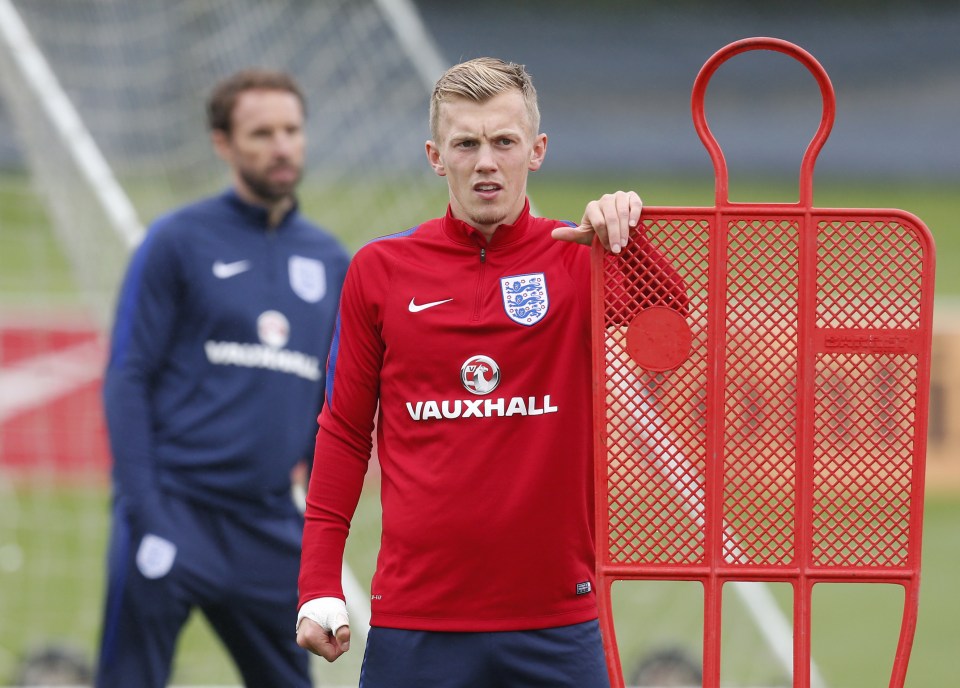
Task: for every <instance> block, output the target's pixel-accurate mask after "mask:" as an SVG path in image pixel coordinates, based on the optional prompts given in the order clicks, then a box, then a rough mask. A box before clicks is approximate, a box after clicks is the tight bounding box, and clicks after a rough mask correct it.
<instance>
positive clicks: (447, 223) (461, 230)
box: [441, 198, 533, 249]
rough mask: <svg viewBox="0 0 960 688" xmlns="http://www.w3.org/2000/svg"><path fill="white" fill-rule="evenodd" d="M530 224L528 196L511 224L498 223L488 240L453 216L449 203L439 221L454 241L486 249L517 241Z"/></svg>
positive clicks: (525, 232) (508, 244)
mask: <svg viewBox="0 0 960 688" xmlns="http://www.w3.org/2000/svg"><path fill="white" fill-rule="evenodd" d="M532 224H533V222H532V216H531V215H530V199H529V198H527V199H524V203H523V210H521V211H520V215H519V216H518V217H517V220H516V221H515V222H514V223H513V224H502V225H498V226H497V229H496V230H495V231H494V232H493V236H492V237H491V238H490V241H487V238H486V237H485V236H484V235H483V234H481V233H480V232H479V231H478V230H477V229H476V228H475V227H473V226H472V225H470V224H468V223H466V222H464V221H463V220H459V219H457V218H456V217H454V216H453V209H452V208H451V207H450V206H449V205H448V206H447V214H446V215H444V217H443V220H442V223H441V225H442V228H443V233H444V234H445V235H446V236H447V237H448V238H449V239H450V240H451V241H453V242H454V243H457V244H460V245H462V246H470V247H477V246H480V247H482V248H488V249H496V248H499V247H501V246H510V245H511V244H515V243H517V242H518V241H520V240H521V239H523V237H524V236H526V234H527V232H528V231H529V229H530V226H531V225H532Z"/></svg>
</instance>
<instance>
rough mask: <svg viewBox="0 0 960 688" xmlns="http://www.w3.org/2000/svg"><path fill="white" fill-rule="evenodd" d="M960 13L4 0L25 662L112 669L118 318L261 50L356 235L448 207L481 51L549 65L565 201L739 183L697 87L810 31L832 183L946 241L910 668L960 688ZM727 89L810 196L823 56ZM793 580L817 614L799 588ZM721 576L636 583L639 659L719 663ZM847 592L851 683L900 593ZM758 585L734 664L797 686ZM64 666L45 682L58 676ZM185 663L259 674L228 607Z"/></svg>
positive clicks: (868, 678)
mask: <svg viewBox="0 0 960 688" xmlns="http://www.w3.org/2000/svg"><path fill="white" fill-rule="evenodd" d="M957 35H960V8H958V7H957V5H956V3H955V2H947V1H946V0H943V1H940V0H914V1H913V2H910V3H905V2H895V1H894V0H875V1H873V2H868V1H866V0H832V1H830V2H827V1H825V0H824V1H821V2H808V3H802V4H801V3H786V2H784V3H779V2H763V1H762V0H734V1H731V2H724V3H715V2H708V1H707V0H702V1H699V2H698V1H695V0H675V1H674V2H671V3H657V2H652V1H650V2H648V1H644V0H638V1H633V2H628V1H626V0H607V1H603V0H595V1H594V2H591V3H582V2H575V1H573V0H554V1H552V2H548V1H546V0H528V1H526V2H522V3H517V2H505V1H501V0H489V1H488V2H486V3H482V4H481V5H477V4H476V3H463V2H455V1H443V0H418V1H416V2H408V1H406V0H404V1H398V0H315V1H313V2H310V1H308V0H301V1H298V0H176V1H170V2H165V3H155V2H150V1H149V0H0V37H2V41H0V366H2V367H0V685H42V683H38V682H36V681H41V680H43V681H45V682H46V683H47V684H51V685H52V684H57V681H58V680H59V679H57V678H55V676H56V674H55V672H54V669H55V668H57V667H59V668H61V669H62V672H61V675H62V676H67V677H68V678H69V676H70V675H71V673H70V672H71V671H73V674H72V675H73V676H74V678H75V682H82V680H83V675H84V672H85V671H89V668H90V666H92V662H93V658H94V648H95V646H96V643H97V633H98V630H99V614H100V605H101V602H102V599H101V597H102V586H103V559H104V542H105V538H106V531H107V516H108V502H109V490H108V471H109V455H108V451H107V447H106V442H105V435H104V429H103V425H102V418H101V416H100V408H99V377H100V373H101V371H102V367H103V362H104V355H105V333H106V332H107V330H108V328H109V325H110V321H111V318H112V315H111V314H112V309H113V299H114V295H115V291H116V287H117V282H118V280H119V278H120V275H121V274H122V270H123V267H124V265H125V260H126V256H127V254H128V252H129V250H130V248H131V247H132V246H133V245H135V244H136V242H137V241H138V240H139V238H140V236H141V235H142V231H143V227H144V226H145V225H146V224H148V223H149V222H150V221H151V220H152V219H153V218H154V217H156V216H157V215H158V214H159V213H161V212H164V211H166V210H167V209H168V208H170V207H172V206H173V205H176V204H179V203H182V202H185V201H187V200H190V199H192V198H196V197H197V196H199V195H201V194H204V193H209V192H213V191H216V190H217V189H219V188H221V187H222V186H224V185H225V184H226V183H227V179H226V176H225V173H224V170H223V168H222V166H221V165H220V164H219V163H218V161H217V160H216V158H215V156H214V155H213V152H212V150H211V149H210V146H209V144H208V140H207V133H206V131H205V124H204V115H203V107H204V100H205V98H206V95H207V90H208V89H209V87H210V86H211V85H212V83H213V82H214V81H215V80H216V79H217V78H219V77H221V76H223V75H225V74H226V73H228V72H230V71H232V70H234V69H237V68H240V67H243V66H248V65H254V64H258V65H264V66H270V67H279V68H285V69H289V70H290V71H292V72H293V73H294V74H295V75H296V76H297V77H298V79H299V80H300V81H301V82H302V84H303V86H304V87H305V90H306V92H307V94H308V97H309V99H310V115H309V116H310V120H309V130H308V136H309V142H310V162H309V167H310V172H309V175H308V177H307V179H306V180H305V183H304V186H303V189H302V193H301V201H302V204H303V206H304V208H305V210H306V211H307V213H308V214H310V215H311V216H312V217H313V218H315V219H316V220H317V221H319V222H320V223H322V224H324V225H326V226H327V227H329V228H330V229H331V230H332V231H333V232H334V233H336V234H337V235H338V236H340V237H341V238H342V239H343V241H344V243H345V244H346V245H347V246H348V247H349V248H350V249H351V250H355V249H356V248H358V247H359V246H361V245H362V244H363V243H364V242H366V241H368V240H369V239H371V238H373V237H376V236H379V235H383V234H387V233H392V232H394V231H398V230H402V229H406V228H408V227H410V226H412V225H413V224H415V223H417V222H418V221H421V220H423V219H425V218H428V217H433V216H436V215H438V214H440V213H442V212H443V210H444V207H445V198H446V187H445V184H444V182H443V180H442V179H439V178H437V177H435V176H434V175H433V174H432V172H430V170H429V169H428V167H427V165H426V164H425V159H424V153H423V143H424V141H425V140H426V139H427V138H428V137H429V134H428V130H427V124H426V119H427V117H426V113H427V104H428V98H429V93H430V88H431V87H432V84H433V81H434V80H435V79H436V77H437V76H439V74H440V72H441V71H442V70H443V69H444V68H446V67H447V66H449V65H451V64H453V63H455V62H458V61H460V60H463V59H468V58H471V57H476V56H480V55H495V56H498V57H502V58H505V59H509V60H512V61H515V62H521V63H523V64H525V65H526V66H527V68H528V70H529V71H530V72H531V73H532V74H533V76H534V80H535V84H536V86H537V89H538V92H539V96H540V106H541V112H542V116H543V117H542V128H543V131H545V132H546V133H547V134H548V137H549V146H548V154H547V161H546V164H545V166H544V168H543V169H542V170H541V171H539V172H538V173H536V174H535V175H534V176H533V177H532V178H531V182H530V195H531V199H532V201H533V203H534V205H535V207H536V209H537V211H538V212H539V213H540V214H542V215H546V216H551V217H559V218H564V219H571V220H577V219H579V217H580V214H581V213H582V209H583V206H584V205H585V203H586V202H587V201H589V200H591V199H592V198H595V197H596V196H597V195H598V194H600V193H603V192H606V191H610V190H614V189H616V188H635V189H637V190H638V191H639V192H640V193H641V195H642V196H643V198H644V200H645V202H646V203H647V204H648V205H655V206H671V205H680V206H709V205H712V204H713V203H714V200H715V195H714V174H713V168H712V166H711V163H710V159H709V156H708V155H707V153H706V151H705V150H704V147H703V144H702V143H701V142H700V140H699V138H698V137H697V134H696V131H695V130H694V127H693V123H692V120H691V111H690V110H691V102H690V98H691V87H692V85H693V82H694V79H695V78H696V76H697V73H698V71H699V69H700V68H701V67H702V66H703V64H704V62H705V61H706V60H707V59H708V58H709V57H710V56H711V55H712V54H713V53H714V52H716V51H717V50H719V49H721V48H722V47H724V46H725V45H727V44H728V43H730V42H732V41H735V40H738V39H741V38H746V37H751V36H772V37H777V38H782V39H786V40H788V41H791V42H793V43H795V44H797V45H799V46H800V47H802V48H804V49H805V50H807V51H808V52H809V53H811V54H812V55H813V56H814V57H815V58H816V59H817V60H818V61H819V62H820V64H821V65H822V66H823V67H824V68H825V70H826V71H827V73H828V74H829V76H830V79H831V81H832V83H833V87H834V89H835V91H836V105H837V110H836V122H835V125H834V127H833V131H832V133H831V135H830V137H829V139H828V140H827V142H826V145H825V146H824V148H823V151H822V153H821V154H820V156H819V159H818V161H817V165H816V177H815V182H814V201H815V205H817V206H819V207H841V208H847V207H869V208H898V209H903V210H906V211H909V212H911V213H914V214H915V215H917V216H918V217H919V218H920V219H921V220H923V221H924V222H925V223H926V225H927V226H928V227H929V228H930V230H931V231H932V233H933V235H934V238H935V240H936V243H937V264H938V275H937V286H936V293H937V296H936V302H937V305H936V312H935V316H936V323H935V324H936V329H935V335H934V358H933V380H932V385H931V407H930V435H929V438H928V442H929V445H928V449H929V451H928V473H927V487H928V491H927V494H928V496H927V513H926V524H925V530H924V543H925V544H924V587H923V593H922V602H921V613H920V623H919V626H918V630H917V637H916V642H915V646H914V650H913V655H912V659H911V668H910V673H909V676H908V680H907V685H908V686H911V687H913V688H926V687H929V686H945V685H952V683H953V682H954V680H955V678H954V674H955V666H956V657H955V648H956V646H957V643H958V641H960V631H958V630H957V625H956V618H958V616H960V606H958V605H960V599H958V596H957V595H956V594H955V592H954V589H953V584H952V581H953V579H954V578H955V574H954V572H955V570H956V567H957V565H958V564H960V554H958V552H960V528H958V526H960V423H957V420H958V419H960V334H958V332H960V328H958V318H957V314H956V308H955V304H957V303H958V301H957V296H958V294H960V271H957V270H956V269H955V266H957V265H960V226H958V223H960V220H958V218H960V193H958V192H960V129H958V127H957V124H956V123H957V122H958V121H960V44H958V42H957V40H956V36H957ZM705 106H706V113H707V120H708V122H709V124H710V127H711V131H712V132H713V133H714V135H715V136H716V138H717V140H718V142H719V144H720V146H721V148H722V149H723V152H724V155H725V157H726V159H727V163H728V169H729V171H730V182H731V183H730V196H731V200H736V201H776V202H793V201H796V200H797V186H798V172H799V165H800V160H801V158H802V156H803V153H804V150H805V148H806V146H807V143H808V142H809V141H810V138H811V136H812V135H813V134H814V132H815V131H816V129H817V126H818V123H819V121H820V117H821V113H822V107H823V103H822V99H821V96H820V92H819V90H818V88H817V85H816V83H815V81H814V80H813V78H812V77H811V76H810V74H809V73H808V72H807V71H806V70H805V69H804V68H803V67H802V66H801V65H800V64H799V63H797V62H795V61H793V60H791V59H790V58H788V57H786V56H783V55H781V54H777V53H772V52H751V53H747V54H744V55H741V56H738V57H736V58H733V59H732V60H731V61H730V62H729V63H727V64H725V65H723V66H722V67H721V69H720V70H719V71H718V73H717V74H716V75H715V77H714V78H713V79H712V80H711V82H710V88H709V89H708V91H707V95H706V101H705ZM375 482H376V477H375V475H372V476H371V485H370V489H369V490H368V491H367V494H366V495H365V497H364V500H363V502H362V504H361V509H360V512H359V514H358V520H357V524H356V526H355V528H354V535H353V536H352V538H353V540H352V542H351V549H350V551H348V559H349V560H350V563H351V565H352V568H353V569H354V571H355V572H356V576H357V578H358V579H359V583H360V585H361V586H364V585H366V584H367V583H368V582H369V576H370V574H371V572H372V566H373V560H374V557H375V552H376V543H377V538H378V531H377V511H378V506H377V497H376V484H375ZM854 587H855V586H854ZM776 592H777V598H778V600H780V604H781V607H782V613H783V614H784V615H785V616H787V617H789V614H790V602H789V591H788V590H778V591H776ZM878 594H879V597H878ZM697 598H698V594H697V591H696V590H690V589H689V588H685V587H683V586H672V587H671V586H666V587H663V586H661V587H655V588H653V589H651V590H649V591H644V592H643V593H642V594H636V595H635V594H632V592H631V593H629V594H628V593H624V595H623V596H622V597H621V598H620V608H621V609H622V615H623V616H622V620H621V617H620V615H619V612H618V628H619V627H620V625H621V624H625V625H624V626H623V627H622V631H621V632H620V635H621V638H620V639H621V646H622V647H621V649H622V652H623V656H624V664H625V668H626V669H628V670H630V671H633V670H635V669H638V668H639V667H640V665H642V664H643V663H644V662H645V661H646V662H647V663H648V665H649V663H650V662H651V661H653V660H663V661H667V660H670V659H671V658H673V659H674V660H676V661H677V662H678V663H680V664H683V663H684V662H687V663H689V662H691V661H692V662H693V663H694V664H696V663H697V662H699V652H700V649H699V645H698V642H699V641H698V640H697V635H698V632H699V628H698V626H697V621H696V619H697V618H698V614H699V613H700V612H699V611H698V607H697V604H698V603H697ZM901 604H902V602H901ZM822 606H823V608H824V610H825V611H824V617H825V619H827V620H826V621H825V622H824V623H823V626H824V627H833V630H832V631H831V630H830V629H827V628H825V630H824V631H823V634H822V637H824V638H826V639H827V640H824V641H820V643H819V644H818V645H816V646H815V659H816V660H817V661H819V662H820V663H821V664H822V667H821V668H822V669H823V675H824V677H825V685H830V686H833V687H834V688H835V687H836V686H849V687H859V686H863V687H865V688H869V687H872V686H880V685H886V679H884V676H885V675H886V674H885V673H884V672H886V673H887V674H888V673H889V665H888V664H884V661H880V660H878V659H877V658H878V657H879V658H885V657H887V656H888V655H890V654H891V652H892V650H891V647H892V645H891V640H890V637H891V636H890V633H891V631H889V628H892V627H893V626H892V625H891V619H894V620H895V619H898V618H899V609H898V607H897V600H896V596H895V595H894V596H893V597H890V596H889V595H887V594H886V593H877V592H876V591H874V590H869V591H853V590H845V591H844V592H842V593H832V592H831V593H829V594H826V595H825V597H824V598H823V602H822ZM731 607H732V610H731V618H732V619H735V620H737V623H735V624H734V625H733V626H732V627H731V630H730V635H731V638H730V641H729V642H728V643H727V646H728V647H730V648H731V649H730V653H731V657H732V659H731V663H732V664H735V665H738V668H737V674H736V676H735V677H731V682H730V685H742V686H747V685H752V686H760V685H767V686H785V685H790V684H789V678H788V677H787V678H785V671H784V669H783V667H782V666H780V665H779V664H778V662H777V661H776V659H775V658H773V657H772V656H770V655H771V653H770V652H769V651H767V650H762V651H761V650H758V649H757V648H763V647H765V644H766V643H765V638H768V635H767V634H766V633H765V631H764V630H763V629H757V628H756V624H755V623H753V622H752V621H751V620H750V618H748V617H747V616H744V615H743V613H742V611H741V612H737V611H736V602H732V603H731ZM738 614H740V616H737V615H738ZM664 620H669V623H667V626H666V627H663V626H661V625H658V624H660V623H662V622H663V621H664ZM840 621H843V623H840ZM880 628H883V629H884V630H883V631H882V632H881V631H879V630H878V629H880ZM815 630H817V629H815ZM878 634H879V635H878ZM816 642H817V641H816V640H815V643H816ZM878 648H879V649H878ZM359 649H360V648H357V647H356V646H355V649H354V652H352V653H351V654H352V655H354V657H353V658H352V660H353V663H352V664H351V663H350V662H338V663H337V665H334V666H333V667H327V666H323V667H318V668H317V675H318V682H319V683H320V684H322V685H336V684H345V685H349V684H350V683H351V682H352V683H353V684H354V685H355V683H356V672H357V666H358V664H357V660H358V659H359V654H360V652H359V651H358V650H359ZM751 656H755V658H754V659H750V657H751ZM664 658H666V660H664ZM37 666H40V667H44V668H45V670H46V671H47V674H46V675H45V678H43V679H41V678H37V676H39V675H40V674H39V673H37V672H35V673H34V674H30V670H31V668H35V667H37ZM37 671H39V670H37ZM51 677H54V678H51ZM64 680H66V679H64ZM175 680H176V682H177V683H178V684H180V685H200V684H206V685H233V684H235V683H236V676H235V674H234V673H233V671H232V668H231V667H230V665H229V662H228V661H226V659H225V658H224V657H223V652H222V650H221V649H220V648H219V646H218V645H217V642H216V641H215V640H214V639H213V638H212V637H211V634H210V632H209V630H208V629H207V627H206V625H205V622H204V621H203V619H202V618H199V617H198V618H196V619H194V620H193V621H192V622H191V625H190V626H189V627H188V629H187V631H186V632H185V635H184V638H183V640H182V642H181V649H180V654H179V659H178V664H177V668H176V673H175ZM637 680H638V681H639V680H640V679H639V678H638V679H637ZM660 680H661V681H663V680H664V679H660ZM644 685H653V684H649V683H647V684H644Z"/></svg>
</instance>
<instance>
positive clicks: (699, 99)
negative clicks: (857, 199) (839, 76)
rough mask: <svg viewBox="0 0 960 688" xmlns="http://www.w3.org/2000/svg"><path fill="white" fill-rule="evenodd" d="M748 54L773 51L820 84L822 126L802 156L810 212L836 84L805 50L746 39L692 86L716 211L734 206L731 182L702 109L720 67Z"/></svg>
mask: <svg viewBox="0 0 960 688" xmlns="http://www.w3.org/2000/svg"><path fill="white" fill-rule="evenodd" d="M749 50H772V51H775V52H779V53H784V54H785V55H788V56H790V57H792V58H794V59H796V60H797V61H798V62H800V63H801V64H803V66H804V67H806V68H807V69H808V70H809V71H810V72H811V73H812V74H813V76H814V78H815V79H816V80H817V84H818V85H819V86H820V95H821V96H822V98H823V114H822V116H821V118H820V126H819V127H818V128H817V131H816V133H815V134H814V135H813V138H812V139H811V140H810V143H809V144H808V145H807V150H806V152H805V153H804V154H803V160H802V161H801V163H800V202H799V206H801V207H804V208H810V207H812V206H813V168H814V165H815V164H816V160H817V155H819V153H820V149H821V148H823V144H824V142H825V141H826V140H827V137H828V136H829V135H830V130H831V129H832V128H833V120H834V116H835V114H836V110H837V101H836V96H835V95H834V92H833V84H831V83H830V78H829V77H828V76H827V72H826V70H824V68H823V67H822V66H821V65H820V63H819V62H817V60H816V59H814V57H813V56H812V55H811V54H810V53H808V52H807V51H806V50H804V49H803V48H801V47H799V46H797V45H794V44H793V43H790V42H788V41H784V40H781V39H779V38H745V39H743V40H740V41H735V42H733V43H731V44H729V45H728V46H726V47H724V48H721V49H720V50H718V51H717V52H716V53H714V54H713V56H712V57H711V58H710V59H709V60H707V61H706V63H704V65H703V67H702V68H701V69H700V73H699V74H697V78H696V81H694V83H693V96H692V98H691V108H692V110H693V124H694V126H695V127H696V129H697V134H698V135H699V136H700V140H701V141H702V142H703V145H704V146H705V147H706V149H707V152H708V153H709V154H710V159H711V160H712V161H713V171H714V174H715V176H716V193H717V197H716V198H717V200H716V205H717V207H720V206H729V205H731V204H730V190H729V186H730V179H729V175H728V173H727V161H726V160H725V159H724V157H723V151H721V150H720V146H719V144H718V143H717V139H716V137H714V135H713V132H711V131H710V127H709V126H708V125H707V118H706V115H705V114H704V107H703V103H704V97H705V96H706V93H707V84H708V83H709V81H710V78H711V77H712V76H713V74H714V73H715V72H716V71H717V69H718V68H719V67H720V65H722V64H723V63H724V62H726V61H727V60H729V59H730V58H731V57H733V56H734V55H739V54H740V53H743V52H747V51H749Z"/></svg>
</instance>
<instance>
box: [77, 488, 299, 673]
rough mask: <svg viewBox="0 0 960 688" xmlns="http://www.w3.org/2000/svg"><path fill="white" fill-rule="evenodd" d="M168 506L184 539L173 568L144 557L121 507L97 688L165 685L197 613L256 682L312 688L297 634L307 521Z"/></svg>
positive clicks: (174, 502) (172, 502)
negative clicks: (190, 620) (186, 629)
mask: <svg viewBox="0 0 960 688" xmlns="http://www.w3.org/2000/svg"><path fill="white" fill-rule="evenodd" d="M165 508H166V509H167V510H168V515H169V516H170V518H171V523H172V524H175V526H176V528H175V531H174V532H176V533H177V535H176V536H174V538H173V540H175V542H174V544H175V545H176V548H177V549H176V556H175V558H174V559H173V563H172V566H170V567H169V570H166V567H165V562H166V558H164V557H160V558H159V561H160V562H161V563H159V564H158V563H157V562H158V559H157V558H156V557H154V558H153V560H151V559H150V558H149V557H147V558H144V556H143V548H142V546H141V538H139V537H137V536H134V535H133V533H132V532H131V529H130V527H129V524H128V522H127V519H126V517H125V515H124V509H123V505H122V501H121V500H118V501H117V504H116V505H115V507H114V520H113V529H112V534H111V539H110V549H109V554H108V587H107V599H106V605H105V612H104V622H103V635H102V639H101V646H100V660H99V666H98V670H97V680H96V686H97V688H120V687H123V688H130V687H131V686H136V687H137V688H154V687H155V688H162V687H163V686H166V685H167V682H168V680H169V678H170V671H171V666H172V662H173V655H174V649H175V647H176V642H177V636H178V635H179V633H180V631H181V629H182V628H183V626H184V624H185V623H186V621H187V618H188V616H189V614H190V612H191V610H192V609H194V608H199V609H200V610H202V612H203V614H204V615H205V616H206V617H207V620H208V621H209V622H210V625H211V626H212V627H213V629H214V630H215V631H216V633H217V634H218V635H219V636H220V638H221V640H222V641H223V643H224V645H225V646H226V648H227V650H228V651H229V652H230V655H231V656H232V657H233V660H234V662H235V663H236V665H237V668H238V669H239V671H240V674H241V676H242V677H243V681H244V683H245V684H246V685H247V686H250V687H253V686H256V687H257V688H270V687H272V686H276V687H277V688H281V687H282V688H308V687H309V686H310V685H311V682H310V677H309V662H308V655H307V653H306V651H305V650H303V649H301V648H300V647H298V646H297V644H296V634H295V633H294V627H295V625H296V617H297V575H298V572H299V566H300V542H301V536H302V528H303V521H302V519H301V517H300V515H299V514H298V513H297V512H296V510H295V509H294V508H293V507H292V505H291V509H290V511H289V513H285V514H282V515H262V514H261V515H258V516H257V517H255V518H254V517H250V516H243V517H238V516H235V515H231V514H226V513H224V512H221V511H216V510H210V509H208V508H205V507H203V506H200V505H198V504H195V503H190V502H187V501H185V500H182V499H177V498H169V499H168V500H167V501H166V502H165ZM138 550H139V551H140V552H141V559H140V561H139V563H138V561H137V552H138ZM144 572H146V574H147V575H144Z"/></svg>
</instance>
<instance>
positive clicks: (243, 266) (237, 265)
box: [213, 260, 250, 279]
mask: <svg viewBox="0 0 960 688" xmlns="http://www.w3.org/2000/svg"><path fill="white" fill-rule="evenodd" d="M249 269H250V261H249V260H238V261H235V262H233V263H224V262H223V261H222V260H218V261H217V262H215V263H214V264H213V276H214V277H219V278H220V279H228V278H230V277H233V276H235V275H239V274H240V273H241V272H246V271H247V270H249Z"/></svg>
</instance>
